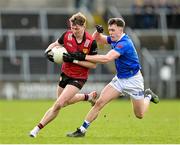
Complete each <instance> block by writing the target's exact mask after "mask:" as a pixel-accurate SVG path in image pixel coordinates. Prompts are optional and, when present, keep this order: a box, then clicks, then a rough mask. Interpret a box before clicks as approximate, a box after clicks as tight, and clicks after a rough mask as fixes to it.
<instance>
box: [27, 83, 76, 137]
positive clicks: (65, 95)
mask: <svg viewBox="0 0 180 145" xmlns="http://www.w3.org/2000/svg"><path fill="white" fill-rule="evenodd" d="M69 90H70V91H69ZM78 91H79V89H78V88H77V87H75V86H72V85H67V86H66V87H65V88H64V90H63V91H62V93H61V94H60V96H59V97H58V98H57V100H56V102H55V103H54V104H53V106H52V107H51V108H50V109H48V111H47V112H46V113H45V114H44V116H43V118H42V119H41V121H40V123H39V125H38V126H35V127H34V128H33V130H31V131H30V136H31V137H36V136H37V134H38V132H39V130H40V129H41V128H43V127H44V126H46V125H47V124H48V123H50V122H51V121H52V120H54V119H55V118H56V116H57V115H58V113H59V110H60V109H61V108H62V107H64V106H65V104H67V102H68V101H69V100H70V99H71V98H72V97H73V96H74V95H75V94H76V93H77V92H78ZM58 94H59V92H58Z"/></svg>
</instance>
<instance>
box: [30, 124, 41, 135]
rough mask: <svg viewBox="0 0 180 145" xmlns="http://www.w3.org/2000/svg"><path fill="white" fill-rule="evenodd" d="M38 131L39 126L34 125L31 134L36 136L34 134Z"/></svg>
mask: <svg viewBox="0 0 180 145" xmlns="http://www.w3.org/2000/svg"><path fill="white" fill-rule="evenodd" d="M39 131H40V128H39V127H38V126H35V127H34V128H33V130H31V132H30V133H31V134H32V135H34V136H36V134H37V133H38V132H39Z"/></svg>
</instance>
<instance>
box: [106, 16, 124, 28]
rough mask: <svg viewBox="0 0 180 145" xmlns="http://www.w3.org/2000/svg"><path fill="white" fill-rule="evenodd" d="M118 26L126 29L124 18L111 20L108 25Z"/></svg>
mask: <svg viewBox="0 0 180 145" xmlns="http://www.w3.org/2000/svg"><path fill="white" fill-rule="evenodd" d="M113 24H116V25H117V26H119V27H123V28H124V27H125V21H124V20H123V19H122V18H110V19H109V21H108V25H113Z"/></svg>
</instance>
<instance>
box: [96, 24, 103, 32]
mask: <svg viewBox="0 0 180 145" xmlns="http://www.w3.org/2000/svg"><path fill="white" fill-rule="evenodd" d="M96 30H97V32H98V33H103V32H104V28H103V26H102V25H96Z"/></svg>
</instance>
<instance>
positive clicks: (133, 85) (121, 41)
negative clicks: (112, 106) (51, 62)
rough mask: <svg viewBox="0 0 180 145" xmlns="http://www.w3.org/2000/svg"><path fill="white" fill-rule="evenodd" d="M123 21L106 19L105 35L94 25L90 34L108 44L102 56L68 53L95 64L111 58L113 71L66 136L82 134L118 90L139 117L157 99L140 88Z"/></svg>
mask: <svg viewBox="0 0 180 145" xmlns="http://www.w3.org/2000/svg"><path fill="white" fill-rule="evenodd" d="M124 27H125V22H124V20H123V19H122V18H111V19H109V21H108V31H109V36H106V35H104V34H102V33H103V27H102V26H100V25H97V26H96V29H97V30H96V31H95V32H94V33H93V37H94V38H95V39H96V41H97V42H99V43H101V44H110V45H111V48H112V49H111V50H110V51H109V52H108V53H107V54H105V55H98V54H97V55H93V56H92V55H84V54H81V53H71V54H68V55H69V57H74V59H78V60H79V61H83V60H87V61H90V62H95V63H108V62H110V61H115V67H116V71H117V74H116V75H115V76H114V78H113V79H112V81H111V82H110V83H109V84H107V85H106V86H105V88H104V89H103V90H102V92H101V94H100V97H99V99H98V100H97V101H96V103H95V105H94V106H93V107H92V108H91V110H90V111H89V113H88V114H87V116H86V117H85V120H84V122H83V124H82V126H81V127H80V128H78V129H77V130H76V131H75V132H72V133H68V134H67V136H68V137H83V136H85V133H86V131H87V128H88V127H89V125H90V123H92V122H93V121H94V120H95V119H96V118H97V116H98V114H99V112H100V110H101V109H102V108H103V107H104V106H105V105H106V104H107V103H109V102H110V101H111V100H113V99H115V98H118V97H119V96H120V95H121V94H122V93H124V94H126V96H127V95H128V96H130V98H131V100H132V104H133V110H134V114H135V116H136V117H137V118H139V119H142V118H143V117H144V114H145V112H146V111H147V109H148V106H149V104H150V101H151V102H153V103H156V104H157V103H158V102H159V98H158V96H157V95H156V94H154V93H153V92H152V91H151V90H150V89H146V90H145V91H144V79H143V76H142V74H141V65H140V63H139V58H138V54H137V52H136V49H135V47H134V44H133V42H132V40H131V39H130V38H129V37H128V35H126V34H125V33H124Z"/></svg>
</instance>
